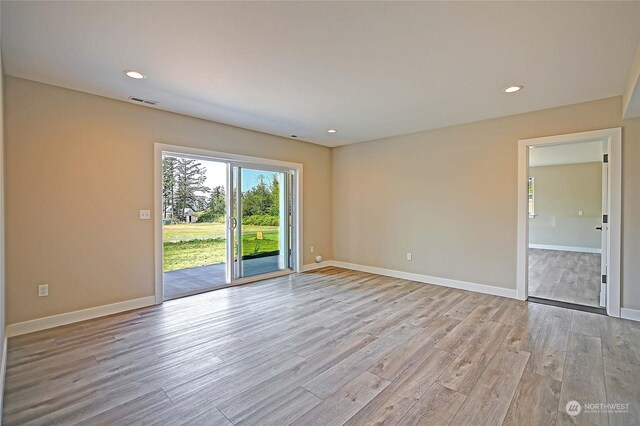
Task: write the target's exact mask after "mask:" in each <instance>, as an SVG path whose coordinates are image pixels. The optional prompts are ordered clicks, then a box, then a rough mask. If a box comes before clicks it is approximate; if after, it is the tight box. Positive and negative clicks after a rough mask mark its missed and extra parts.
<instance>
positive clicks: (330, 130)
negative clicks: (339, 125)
mask: <svg viewBox="0 0 640 426" xmlns="http://www.w3.org/2000/svg"><path fill="white" fill-rule="evenodd" d="M327 132H328V133H338V131H337V130H336V129H329V130H327Z"/></svg>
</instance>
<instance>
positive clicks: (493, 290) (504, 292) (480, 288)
mask: <svg viewBox="0 0 640 426" xmlns="http://www.w3.org/2000/svg"><path fill="white" fill-rule="evenodd" d="M323 263H325V266H336V267H338V268H346V269H353V270H355V271H360V272H369V273H371V274H378V275H385V276H387V277H394V278H401V279H405V280H410V281H417V282H421V283H427V284H435V285H440V286H443V287H451V288H458V289H460V290H469V291H475V292H476V293H484V294H491V295H494V296H502V297H508V298H511V299H516V298H517V294H516V289H510V288H503V287H495V286H491V285H486V284H476V283H470V282H467V281H458V280H452V279H449V278H440V277H431V276H428V275H421V274H414V273H412V272H402V271H396V270H393V269H384V268H377V267H375V266H365V265H358V264H355V263H347V262H340V261H336V260H332V261H328V262H323ZM328 264H330V265H328Z"/></svg>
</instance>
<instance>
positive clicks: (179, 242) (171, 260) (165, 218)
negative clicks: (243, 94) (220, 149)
mask: <svg viewBox="0 0 640 426" xmlns="http://www.w3.org/2000/svg"><path fill="white" fill-rule="evenodd" d="M155 151H156V152H155V164H156V171H155V193H156V201H155V206H156V220H157V221H156V231H155V235H156V238H155V256H156V268H155V269H156V303H162V301H164V300H169V299H174V298H177V297H183V296H187V295H192V294H197V293H202V292H205V291H210V290H215V289H219V288H224V287H228V286H231V285H238V284H244V283H248V282H252V281H256V280H259V279H265V278H270V277H275V276H279V275H284V274H288V273H291V272H299V271H300V270H301V262H302V256H301V250H300V247H301V246H302V232H301V222H302V218H301V212H302V165H301V164H297V163H288V162H283V161H278V160H268V159H263V158H258V157H249V156H240V155H233V154H223V153H216V152H212V151H206V150H200V149H194V148H186V147H177V146H171V145H163V144H156V149H155Z"/></svg>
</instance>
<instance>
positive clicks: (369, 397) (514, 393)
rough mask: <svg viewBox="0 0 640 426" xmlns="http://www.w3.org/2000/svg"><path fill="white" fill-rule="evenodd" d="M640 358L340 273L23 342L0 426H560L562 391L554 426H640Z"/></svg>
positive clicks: (548, 314)
mask: <svg viewBox="0 0 640 426" xmlns="http://www.w3.org/2000/svg"><path fill="white" fill-rule="evenodd" d="M563 261H566V262H569V263H568V265H569V266H568V271H569V272H571V273H573V274H577V273H578V274H579V271H578V269H577V268H578V267H579V263H577V262H576V263H571V262H572V261H570V260H567V259H564V260H563ZM555 278H557V279H560V278H561V277H560V276H558V277H555ZM569 278H571V277H569ZM571 280H573V278H571ZM571 280H569V281H571ZM505 335H506V336H505ZM639 347H640V326H637V325H636V323H633V322H630V321H627V320H620V319H612V318H607V317H604V316H594V315H591V314H586V313H582V312H575V313H572V312H571V311H568V310H565V309H562V308H556V307H550V306H544V305H536V304H530V303H526V302H521V301H516V300H509V299H505V298H501V297H495V296H491V295H486V294H477V293H472V292H469V291H464V290H458V289H454V288H447V287H440V286H435V285H430V284H422V283H417V282H412V281H407V280H402V279H398V278H390V277H384V276H379V275H373V274H368V273H364V272H358V271H350V270H346V269H341V268H334V267H329V268H322V269H318V270H315V271H312V272H310V273H304V274H294V275H291V276H286V277H278V278H274V279H270V280H265V281H260V282H256V283H252V284H249V285H246V286H238V287H232V288H227V289H222V290H218V291H213V292H210V293H203V294H200V295H197V296H192V297H187V298H184V299H177V300H172V301H170V302H166V303H164V304H162V305H158V306H151V307H148V308H144V309H138V310H135V311H132V312H126V313H123V314H119V315H113V316H110V317H105V318H98V319H95V320H91V321H85V322H82V323H77V324H70V325H67V326H63V327H59V328H56V329H50V330H44V331H41V332H36V333H32V334H29V335H24V336H19V337H13V338H10V339H9V341H8V353H7V372H6V378H5V394H4V410H3V413H2V421H3V424H5V425H16V424H65V425H67V424H69V425H72V424H92V425H93V424H145V425H155V424H157V425H166V424H192V425H200V424H207V425H209V424H213V425H225V426H229V425H230V424H241V425H249V424H260V425H269V424H278V425H287V424H292V423H296V424H314V423H318V424H332V425H333V424H343V423H349V424H376V423H379V424H397V423H399V424H421V425H422V424H436V425H441V424H455V425H458V424H483V423H486V424H500V423H501V422H503V421H504V423H514V424H515V423H518V424H523V423H524V424H527V423H530V424H533V423H553V415H554V413H553V411H548V410H549V409H550V408H549V407H551V406H552V405H553V400H554V395H555V394H554V392H556V393H557V388H558V386H560V397H559V400H558V401H557V403H556V404H555V410H556V411H555V416H556V420H555V421H556V424H587V423H585V422H589V421H590V422H594V423H598V422H599V424H606V423H605V421H609V422H610V423H611V424H637V423H638V416H639V414H638V407H640V404H638V403H637V401H638V399H639V398H640V396H639V395H638V386H637V383H638V382H639V381H640V377H639V374H640V373H639V372H638V368H640V365H638V364H637V362H638V361H639V360H638V358H637V355H638V349H639ZM528 359H529V360H528ZM523 364H526V368H524V367H523ZM523 369H525V370H526V372H525V373H522V370H523ZM585 371H594V372H595V373H590V374H585ZM598 371H599V373H598ZM558 376H560V377H559V379H558ZM438 380H440V381H441V383H438ZM560 380H562V381H560ZM443 385H446V386H450V387H451V388H454V389H456V390H459V392H458V391H456V390H452V389H449V388H447V387H446V386H443ZM466 394H468V395H466ZM569 397H571V398H575V399H580V398H582V399H584V400H585V401H588V402H607V403H617V402H622V403H624V402H625V401H629V402H630V404H631V402H634V403H635V405H631V406H630V407H631V409H630V410H629V412H628V413H616V414H615V416H614V415H613V414H611V413H606V412H605V413H604V421H600V420H602V419H600V418H596V417H593V415H592V414H590V415H586V416H584V415H583V414H584V413H583V414H580V415H579V416H577V417H570V416H568V415H567V414H566V413H565V412H564V407H563V403H566V402H565V401H566V400H567V398H569ZM590 416H591V417H590Z"/></svg>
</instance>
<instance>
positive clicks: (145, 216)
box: [140, 210, 151, 220]
mask: <svg viewBox="0 0 640 426" xmlns="http://www.w3.org/2000/svg"><path fill="white" fill-rule="evenodd" d="M149 219H151V210H140V220H149Z"/></svg>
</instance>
